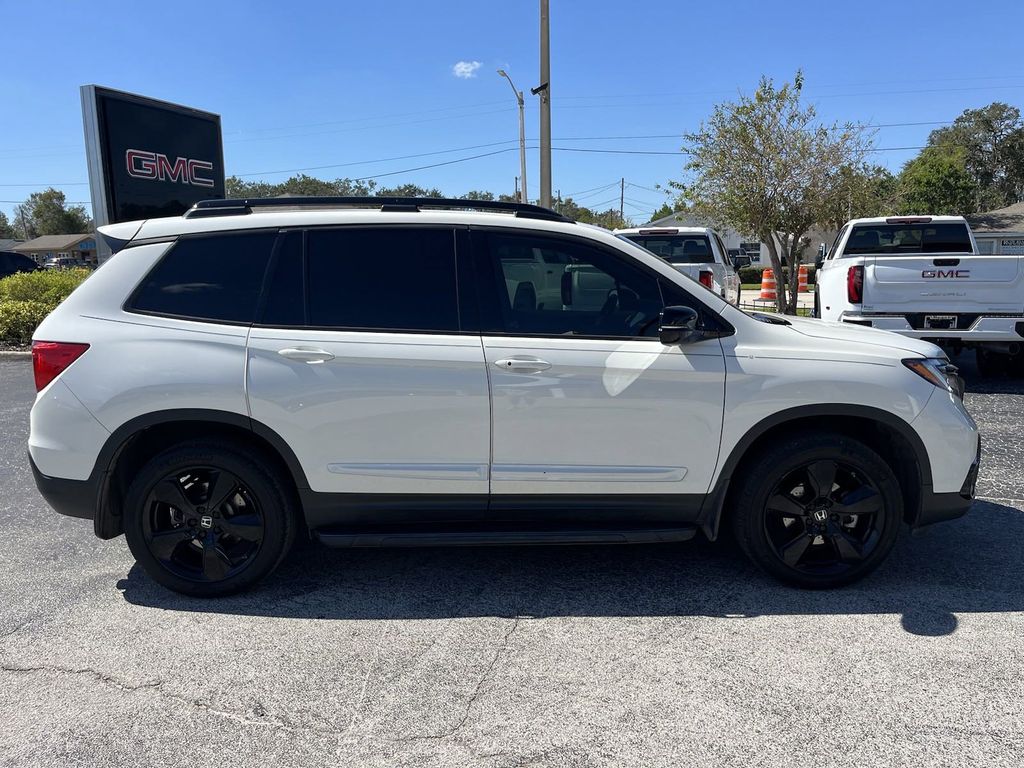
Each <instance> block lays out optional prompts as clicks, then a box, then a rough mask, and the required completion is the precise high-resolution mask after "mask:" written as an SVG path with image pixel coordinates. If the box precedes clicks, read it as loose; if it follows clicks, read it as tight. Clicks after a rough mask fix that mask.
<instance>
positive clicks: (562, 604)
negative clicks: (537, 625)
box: [118, 501, 1024, 636]
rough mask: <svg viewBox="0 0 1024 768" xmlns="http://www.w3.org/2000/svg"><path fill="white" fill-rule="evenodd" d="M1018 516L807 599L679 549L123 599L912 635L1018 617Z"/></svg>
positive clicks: (124, 583) (292, 563) (334, 567)
mask: <svg viewBox="0 0 1024 768" xmlns="http://www.w3.org/2000/svg"><path fill="white" fill-rule="evenodd" d="M1021 541H1024V511H1021V510H1019V509H1015V508H1013V507H1008V506H1003V505H1000V504H995V503H991V502H986V501H978V502H976V504H975V506H974V508H973V509H972V510H971V511H970V512H969V513H968V515H967V516H966V517H965V518H962V519H961V520H959V521H956V522H954V523H950V524H945V525H943V526H939V527H938V528H937V529H935V530H933V531H929V532H927V533H926V534H925V535H924V536H921V537H917V538H913V539H912V538H911V537H910V536H909V535H903V536H902V537H901V539H900V541H899V542H898V544H897V546H896V549H895V551H894V553H893V556H892V557H890V558H889V560H888V561H887V562H886V563H885V564H884V565H883V566H882V567H881V568H879V570H878V571H877V572H876V573H875V574H874V575H873V576H871V577H869V578H867V579H866V580H865V581H864V582H862V583H861V584H859V585H854V586H851V587H847V588H844V589H839V590H828V591H805V590H799V589H794V588H790V587H786V586H782V585H780V584H778V583H777V582H775V581H773V580H772V579H770V578H769V577H767V576H764V575H762V574H761V572H760V571H759V570H757V569H756V568H755V567H754V566H752V565H750V564H749V563H748V562H747V561H746V560H745V559H744V558H743V557H742V555H741V554H740V553H739V552H738V551H736V550H735V548H734V547H732V546H730V545H729V544H726V543H724V542H719V543H717V544H710V543H708V542H704V541H702V540H698V541H694V542H691V543H689V544H686V545H661V546H659V545H652V546H633V547H630V546H621V545H620V546H614V547H553V548H473V549H453V548H448V549H406V550H401V549H374V550H367V549H359V550H349V551H339V550H327V549H320V548H316V547H307V548H303V549H302V550H301V551H299V552H296V553H295V554H294V555H293V556H292V557H291V558H290V559H289V560H288V561H287V562H286V563H285V564H284V565H283V566H282V567H281V568H280V569H279V570H278V571H277V572H276V573H275V574H274V575H272V576H271V577H270V578H268V579H267V580H266V581H265V582H264V583H263V584H262V585H260V586H259V587H257V589H256V590H255V591H253V592H250V593H248V594H244V595H239V596H234V597H228V598H221V599H216V600H201V599H194V598H188V597H184V596H182V595H178V594H175V593H172V592H170V591H168V590H166V589H164V588H163V587H160V586H158V585H157V584H155V583H154V582H153V581H151V580H150V579H149V578H148V577H147V576H146V575H145V574H144V572H143V571H142V569H141V568H140V567H139V566H138V565H136V566H134V567H132V569H131V571H130V572H129V574H128V577H127V578H126V579H123V580H121V581H120V582H118V588H120V589H121V590H122V591H123V595H124V598H125V600H127V601H128V602H130V603H133V604H136V605H141V606H147V607H153V608H160V609H163V610H176V611H192V612H201V613H224V614H232V615H250V616H271V617H279V618H292V619H318V620H330V619H347V620H380V619H384V620H391V619H421V620H422V619H448V618H469V617H479V616H501V617H513V616H529V617H534V618H547V617H568V616H575V617H598V616H601V617H640V616H647V617H649V616H666V617H667V616H707V617H718V618H722V619H727V620H735V621H740V620H743V619H745V618H753V617H758V616H785V615H811V614H822V615H841V614H897V615H900V616H901V617H902V619H901V621H902V626H903V628H904V629H905V630H906V631H907V632H910V633H912V634H916V635H928V636H941V635H949V634H952V633H953V632H955V631H956V628H957V623H958V622H957V618H956V614H958V613H974V612H1006V611H1024V558H1022V557H1021V555H1020V542H1021Z"/></svg>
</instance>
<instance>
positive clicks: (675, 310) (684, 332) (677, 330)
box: [658, 307, 704, 346]
mask: <svg viewBox="0 0 1024 768" xmlns="http://www.w3.org/2000/svg"><path fill="white" fill-rule="evenodd" d="M697 320H698V315H697V312H696V310H694V309H691V308H690V307H665V309H663V310H662V311H661V320H660V321H659V324H658V338H659V339H660V340H661V343H662V344H664V345H666V346H670V345H672V344H688V343H690V342H693V341H699V340H700V339H702V338H703V337H704V336H703V334H702V333H701V332H700V331H698V330H697Z"/></svg>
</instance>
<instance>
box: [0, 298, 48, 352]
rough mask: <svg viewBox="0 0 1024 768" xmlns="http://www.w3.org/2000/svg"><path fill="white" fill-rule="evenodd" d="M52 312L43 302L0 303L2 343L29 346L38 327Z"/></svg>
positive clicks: (0, 336) (0, 340) (0, 335)
mask: <svg viewBox="0 0 1024 768" xmlns="http://www.w3.org/2000/svg"><path fill="white" fill-rule="evenodd" d="M54 306H56V305H54ZM52 310H53V307H52V306H50V305H48V304H44V303H43V302H41V301H10V300H8V301H0V342H4V343H7V344H28V343H29V342H30V341H31V340H32V334H33V333H34V332H35V330H36V326H37V325H39V324H40V323H41V322H43V318H44V317H46V316H47V315H48V314H50V312H51V311H52Z"/></svg>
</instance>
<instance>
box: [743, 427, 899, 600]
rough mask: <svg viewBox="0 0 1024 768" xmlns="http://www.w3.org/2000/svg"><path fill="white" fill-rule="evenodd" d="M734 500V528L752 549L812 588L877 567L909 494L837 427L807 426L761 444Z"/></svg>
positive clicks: (758, 560) (790, 579) (783, 577)
mask: <svg viewBox="0 0 1024 768" xmlns="http://www.w3.org/2000/svg"><path fill="white" fill-rule="evenodd" d="M828 465H831V466H832V467H834V469H833V472H832V475H831V480H830V479H829V477H830V475H829V470H828ZM829 483H831V485H829ZM825 485H829V487H828V490H827V491H822V490H821V489H822V488H823V487H824V486H825ZM854 494H856V495H854ZM732 501H733V503H732V505H731V508H730V510H729V514H730V516H731V522H732V529H733V534H734V535H735V538H736V541H737V543H738V544H739V546H740V548H741V549H742V550H743V552H744V553H745V554H746V555H747V557H749V558H750V559H751V560H752V561H753V562H754V563H755V564H756V565H758V566H759V567H760V568H762V569H763V570H764V571H766V572H767V573H768V574H770V575H772V576H774V577H775V578H777V579H779V580H780V581H783V582H786V583H787V584H793V585H795V586H798V587H804V588H809V589H824V588H829V587H839V586H842V585H844V584H850V583H852V582H855V581H857V580H858V579H861V578H863V577H864V576H866V575H868V574H869V573H871V571H873V570H874V569H875V568H877V567H878V565H879V564H880V563H881V562H882V561H883V560H885V558H886V557H887V556H888V554H889V552H890V551H891V550H892V547H893V545H894V544H895V543H896V538H897V536H898V535H899V528H900V523H901V521H902V520H903V495H902V493H901V490H900V485H899V482H898V481H897V479H896V476H895V475H894V474H893V472H892V470H891V469H890V468H889V465H888V464H887V463H886V461H885V460H884V459H882V457H881V456H879V455H878V454H877V453H875V452H874V451H873V450H871V449H870V448H869V447H868V446H866V445H864V443H862V442H860V441H859V440H855V439H853V438H850V437H846V436H844V435H839V434H834V433H810V432H808V433H802V434H798V435H794V436H793V437H789V438H786V439H784V440H782V441H781V442H779V443H778V444H776V445H772V446H769V447H767V448H766V449H764V450H762V451H761V452H760V453H758V454H757V455H756V456H755V457H754V459H753V461H752V462H751V463H749V464H746V466H745V467H744V470H743V479H742V480H741V481H740V485H739V486H738V488H737V492H736V493H735V494H734V495H733V496H732ZM850 510H853V511H850Z"/></svg>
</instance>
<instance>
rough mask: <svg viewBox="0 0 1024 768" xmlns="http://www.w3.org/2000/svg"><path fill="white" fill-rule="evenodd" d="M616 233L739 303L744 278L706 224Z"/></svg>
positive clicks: (715, 291) (720, 240)
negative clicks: (741, 283) (742, 278)
mask: <svg viewBox="0 0 1024 768" xmlns="http://www.w3.org/2000/svg"><path fill="white" fill-rule="evenodd" d="M614 234H616V235H618V236H619V237H622V238H625V239H626V240H629V241H630V242H631V243H636V244H637V245H639V246H640V247H641V248H646V249H647V250H648V251H650V252H651V253H653V254H654V255H655V256H661V258H663V259H665V260H666V261H667V262H668V263H669V264H671V265H672V266H673V267H675V268H676V269H678V270H679V271H680V272H682V273H683V274H684V275H689V276H690V277H692V278H693V279H694V280H696V281H697V282H699V283H700V284H701V285H703V286H704V287H705V288H708V289H710V290H711V291H713V292H714V293H716V294H718V295H719V296H721V297H722V298H723V299H725V300H726V301H728V302H729V303H730V304H735V305H736V306H739V303H740V291H741V285H740V277H739V275H738V274H737V272H736V268H735V267H734V266H733V264H732V261H731V259H730V258H729V251H728V249H726V247H725V244H724V243H723V242H722V238H721V237H719V235H718V233H717V232H715V230H713V229H708V228H706V227H637V228H631V229H616V230H615V232H614Z"/></svg>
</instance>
